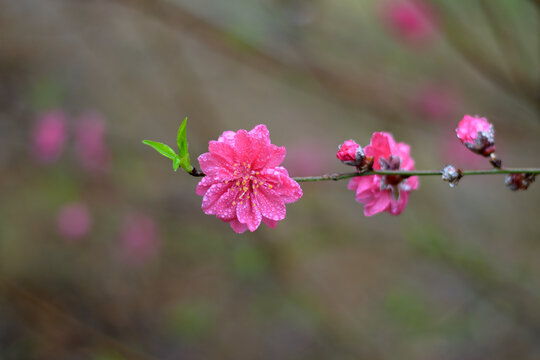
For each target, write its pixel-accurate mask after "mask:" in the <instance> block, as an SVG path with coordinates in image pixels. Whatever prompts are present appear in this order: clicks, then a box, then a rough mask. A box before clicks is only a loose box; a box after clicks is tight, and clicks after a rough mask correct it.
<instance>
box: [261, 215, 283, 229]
mask: <svg viewBox="0 0 540 360" xmlns="http://www.w3.org/2000/svg"><path fill="white" fill-rule="evenodd" d="M262 221H263V223H265V224H266V225H268V227H270V228H271V229H274V228H275V227H276V226H277V224H278V222H279V221H276V220H270V219H268V218H265V217H264V216H263V219H262Z"/></svg>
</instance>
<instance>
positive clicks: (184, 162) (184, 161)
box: [180, 154, 193, 172]
mask: <svg viewBox="0 0 540 360" xmlns="http://www.w3.org/2000/svg"><path fill="white" fill-rule="evenodd" d="M180 167H181V168H182V169H184V170H186V171H187V172H191V171H192V170H193V166H191V162H190V161H189V154H187V155H186V156H184V157H183V158H181V159H180Z"/></svg>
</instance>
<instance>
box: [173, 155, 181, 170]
mask: <svg viewBox="0 0 540 360" xmlns="http://www.w3.org/2000/svg"><path fill="white" fill-rule="evenodd" d="M180 162H181V160H180V158H179V157H178V156H176V157H175V158H174V159H173V169H174V171H176V170H178V167H179V166H180Z"/></svg>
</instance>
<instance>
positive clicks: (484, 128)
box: [456, 115, 495, 156]
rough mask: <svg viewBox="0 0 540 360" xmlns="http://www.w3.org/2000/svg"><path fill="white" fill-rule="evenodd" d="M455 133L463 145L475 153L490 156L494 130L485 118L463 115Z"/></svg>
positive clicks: (492, 150)
mask: <svg viewBox="0 0 540 360" xmlns="http://www.w3.org/2000/svg"><path fill="white" fill-rule="evenodd" d="M456 134H457V137H458V139H459V140H461V143H462V144H463V145H465V146H466V147H467V148H468V149H469V150H471V151H473V152H475V153H477V154H480V155H483V156H490V155H491V154H492V153H493V152H494V151H495V130H494V129H493V125H491V124H490V123H489V122H488V121H487V119H486V118H482V117H479V116H470V115H465V116H464V117H463V119H462V120H461V121H460V122H459V124H458V127H457V129H456Z"/></svg>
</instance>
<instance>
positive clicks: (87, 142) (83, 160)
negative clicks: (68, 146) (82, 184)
mask: <svg viewBox="0 0 540 360" xmlns="http://www.w3.org/2000/svg"><path fill="white" fill-rule="evenodd" d="M75 150H76V154H77V158H78V160H79V162H80V164H81V165H82V167H83V168H84V169H85V170H86V171H89V172H94V171H103V170H106V168H107V165H108V163H109V160H110V154H109V149H108V147H107V145H106V143H105V120H104V119H103V117H102V116H101V115H100V114H98V113H86V114H84V115H83V116H82V117H81V118H80V119H79V121H78V122H77V124H76V125H75Z"/></svg>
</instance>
